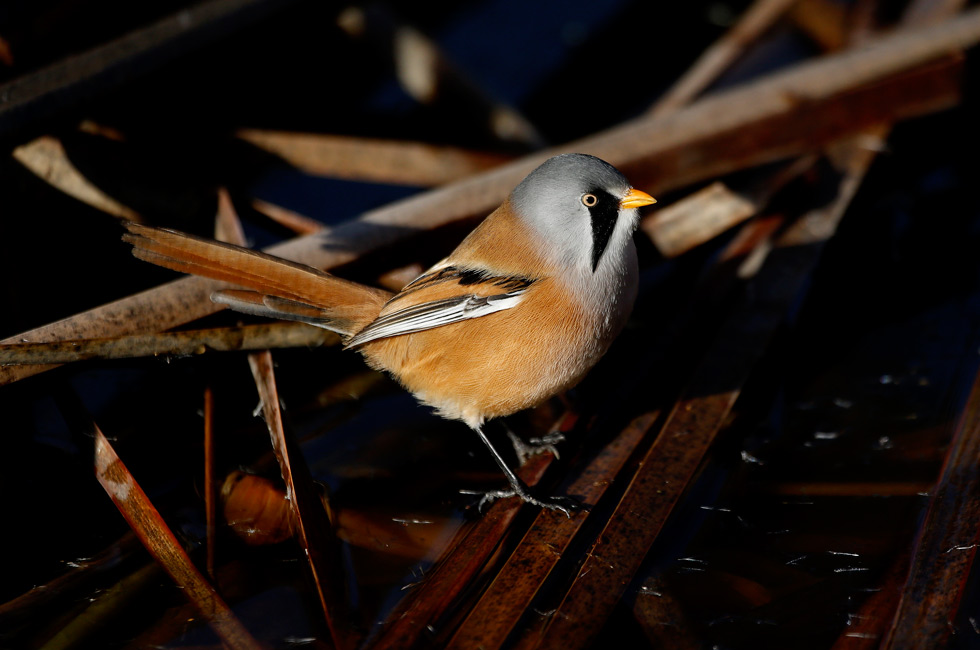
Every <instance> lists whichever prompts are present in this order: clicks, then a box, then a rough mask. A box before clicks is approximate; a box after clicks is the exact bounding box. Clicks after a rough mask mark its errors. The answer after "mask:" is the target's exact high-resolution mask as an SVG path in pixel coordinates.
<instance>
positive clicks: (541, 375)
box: [361, 278, 611, 426]
mask: <svg viewBox="0 0 980 650" xmlns="http://www.w3.org/2000/svg"><path fill="white" fill-rule="evenodd" d="M595 321H596V319H595V318H594V316H591V315H589V314H587V313H586V312H585V311H584V310H583V309H582V307H581V304H580V301H576V300H574V299H573V298H572V296H571V295H570V294H569V292H568V290H567V289H566V288H565V287H563V286H562V285H561V284H560V283H558V282H556V281H555V280H553V279H552V278H544V279H542V280H539V281H538V282H536V283H535V284H534V285H533V286H532V287H531V288H530V289H528V291H527V292H526V293H525V294H524V296H523V300H522V301H521V303H520V304H519V305H517V306H516V307H513V308H511V309H508V310H505V311H500V312H497V313H494V314H490V315H488V316H483V317H481V318H474V319H471V320H466V321H462V322H458V323H453V324H451V325H445V326H442V327H437V328H434V329H430V330H425V331H422V332H417V333H414V334H406V335H402V336H396V337H391V338H388V339H380V340H377V341H373V342H371V343H368V344H366V345H364V346H363V348H362V350H361V351H362V353H363V354H364V356H365V358H366V359H367V361H368V363H369V364H370V365H372V366H373V367H375V368H380V369H384V370H387V371H389V372H391V373H392V374H393V375H394V376H395V377H396V378H397V379H398V380H399V381H400V382H401V383H402V384H403V385H404V386H405V387H406V388H407V389H408V390H409V391H411V392H412V393H413V394H415V396H416V397H417V398H418V399H419V400H420V401H422V402H424V403H426V404H429V405H430V406H433V407H435V408H437V409H438V410H439V411H440V413H441V414H442V415H444V416H446V417H451V418H454V419H460V420H463V421H464V422H466V423H467V424H470V425H471V426H472V425H478V424H479V423H481V422H483V420H485V419H488V418H493V417H499V416H504V415H509V414H511V413H515V412H517V411H520V410H522V409H525V408H528V407H531V406H535V405H537V404H539V403H541V402H542V401H544V400H546V399H548V398H549V397H551V396H553V395H555V394H556V393H558V392H561V391H563V390H565V389H567V388H570V387H571V386H573V385H574V384H575V383H577V382H578V381H579V380H580V379H581V378H582V376H583V375H584V374H585V373H586V372H587V371H588V370H589V368H591V367H592V366H593V365H594V364H595V362H596V361H598V359H599V357H601V356H602V354H603V352H605V349H606V347H608V343H609V341H608V340H607V339H608V338H611V337H610V336H608V335H607V334H606V333H603V332H602V331H601V327H600V323H598V322H595Z"/></svg>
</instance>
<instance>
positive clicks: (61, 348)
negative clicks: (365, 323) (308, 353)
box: [0, 322, 340, 366]
mask: <svg viewBox="0 0 980 650" xmlns="http://www.w3.org/2000/svg"><path fill="white" fill-rule="evenodd" d="M339 342H340V337H339V336H337V335H336V334H334V333H333V332H330V331H327V330H325V329H322V328H319V327H313V326H311V325H306V324H304V323H287V322H273V323H262V324H259V325H240V326H237V327H216V328H212V329H206V330H186V331H182V332H163V333H160V334H137V335H132V336H117V337H113V338H104V339H78V340H68V341H54V342H51V343H11V344H6V345H0V366H6V365H13V364H55V363H71V362H73V361H84V360H86V359H130V358H136V357H155V356H161V355H166V356H194V355H200V354H205V353H207V352H233V351H241V350H266V349H269V348H295V347H311V348H312V347H321V346H329V345H336V344H337V343H339Z"/></svg>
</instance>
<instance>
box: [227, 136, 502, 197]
mask: <svg viewBox="0 0 980 650" xmlns="http://www.w3.org/2000/svg"><path fill="white" fill-rule="evenodd" d="M236 135H237V137H238V138H240V139H242V140H244V141H245V142H248V143H249V144H251V145H254V146H256V147H258V148H260V149H262V150H263V151H267V152H269V153H271V154H274V155H276V156H278V157H279V158H281V159H283V160H284V161H286V162H287V163H289V164H290V165H292V166H293V167H295V168H297V169H299V170H300V171H303V172H305V173H307V174H314V175H318V176H329V177H333V178H344V179H348V180H355V181H361V182H369V183H386V184H390V185H415V186H418V187H433V186H436V185H444V184H446V183H450V182H452V181H458V180H460V179H462V178H466V177H467V176H471V175H473V174H477V173H479V172H482V171H486V170H488V169H492V168H494V167H497V166H499V165H502V164H503V163H505V162H509V161H510V160H513V156H504V155H501V154H492V153H484V152H479V151H469V150H466V149H460V148H459V147H447V146H437V145H432V144H426V143H424V142H398V141H394V140H379V139H375V138H356V137H352V136H339V135H323V134H318V133H290V132H284V131H267V130H259V129H242V130H241V131H238V133H236Z"/></svg>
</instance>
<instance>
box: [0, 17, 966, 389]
mask: <svg viewBox="0 0 980 650" xmlns="http://www.w3.org/2000/svg"><path fill="white" fill-rule="evenodd" d="M977 40H980V9H974V10H971V11H968V12H964V13H963V15H961V16H960V17H957V18H956V19H954V20H951V21H946V22H944V23H942V24H939V25H935V26H930V27H926V28H923V29H917V30H914V31H909V32H902V33H899V34H895V35H892V36H889V37H887V38H884V39H882V40H880V41H876V42H875V43H873V44H871V45H869V46H867V47H866V48H863V49H861V50H859V51H854V52H845V53H841V54H836V55H832V56H828V57H824V58H822V59H819V60H817V61H813V62H808V63H804V64H800V65H798V66H794V67H793V68H792V69H790V70H786V71H783V72H778V73H775V74H772V75H768V76H766V77H764V78H762V79H760V80H758V81H756V82H753V83H751V84H745V85H743V86H740V87H738V88H734V89H732V90H729V91H725V92H720V93H716V94H715V95H713V96H711V97H706V98H704V99H702V100H699V101H698V102H696V103H695V104H692V105H691V106H689V107H687V108H685V109H682V110H680V111H678V112H677V113H674V114H672V115H669V116H667V117H666V118H664V119H657V118H640V119H637V120H634V121H631V122H627V123H625V124H623V125H621V126H618V127H615V128H613V129H610V130H608V131H604V132H602V133H599V134H596V135H595V136H592V137H590V138H586V139H583V140H579V141H577V142H573V143H569V144H568V145H566V147H563V148H562V150H565V151H568V150H577V151H584V152H587V153H592V154H595V155H598V156H599V157H601V158H604V159H606V160H608V161H609V162H611V163H612V164H614V165H617V166H618V167H620V168H622V169H623V171H624V172H626V173H627V175H628V176H629V177H630V178H631V179H633V178H634V176H635V177H636V179H637V181H636V182H637V184H638V185H639V186H641V187H643V188H644V189H650V190H652V191H654V192H658V191H662V190H664V189H668V188H673V187H679V186H682V185H684V184H686V183H691V182H695V181H697V180H698V179H703V178H707V177H711V176H713V175H715V174H719V173H727V172H730V171H733V170H734V169H737V168H741V167H745V166H750V165H754V164H759V163H762V162H766V161H771V160H773V159H774V158H780V157H784V156H792V155H796V154H799V153H801V152H804V151H809V150H812V149H813V148H815V147H819V146H823V144H824V143H825V142H826V141H828V140H832V139H835V138H838V137H841V136H842V135H845V134H846V133H849V132H855V131H859V130H861V129H864V128H867V125H868V123H876V122H880V121H892V120H895V119H900V118H902V117H908V116H910V115H911V114H916V113H921V112H924V111H926V110H937V109H939V108H942V107H948V106H950V105H952V104H954V103H955V102H956V101H957V99H958V93H959V89H958V82H957V81H956V79H957V77H956V73H957V70H958V67H957V66H956V65H952V67H951V64H950V62H949V61H948V60H947V61H946V63H945V64H943V63H938V64H933V65H931V66H930V67H929V68H926V69H924V70H921V69H920V70H919V71H918V72H915V73H908V72H907V71H908V70H909V69H910V68H913V67H915V66H916V65H920V64H922V63H923V62H927V61H933V60H935V59H936V58H937V57H942V56H943V55H946V54H948V53H949V52H953V51H956V50H957V49H959V48H962V47H968V46H970V45H971V44H973V43H975V42H976V41H977ZM890 75H891V76H890ZM894 75H899V76H898V77H895V76H894ZM883 80H884V81H883ZM889 80H890V81H889ZM869 84H872V85H870V86H869ZM803 98H805V101H801V99H803ZM843 118H846V119H843ZM801 119H805V120H808V121H809V123H808V127H810V128H808V129H805V130H804V131H805V132H804V133H801V131H800V128H799V124H800V123H801ZM818 127H819V128H818ZM553 153H556V150H552V151H548V152H543V153H541V154H534V155H532V156H528V157H525V158H522V159H520V160H518V161H515V162H513V163H509V164H506V165H504V166H502V167H500V168H496V169H493V170H490V171H487V172H483V173H482V174H478V175H476V176H473V177H470V178H467V179H464V180H462V181H458V182H456V183H452V184H450V185H447V186H445V187H442V188H439V189H436V190H432V191H429V192H426V193H423V194H420V195H417V196H414V197H411V198H408V199H405V200H402V201H397V202H395V203H392V204H389V205H388V206H385V207H382V208H379V209H377V210H371V211H369V212H367V213H365V214H364V215H362V216H361V218H359V219H358V220H355V221H352V222H349V223H347V224H344V225H343V226H340V227H337V228H334V229H332V230H329V231H325V232H324V233H320V234H315V235H308V236H306V237H301V238H298V239H295V240H292V241H289V242H285V243H283V244H279V245H277V246H273V247H270V248H269V249H267V252H269V253H272V254H275V255H280V256H282V257H285V258H288V259H293V260H295V261H298V262H302V263H305V264H310V265H311V266H316V267H319V268H331V267H334V266H338V265H340V264H344V263H347V262H351V261H353V260H355V259H356V258H358V257H359V256H360V255H362V254H364V253H367V252H369V251H374V250H377V249H379V248H381V247H383V246H389V245H392V244H394V243H395V242H398V241H402V240H404V239H405V238H406V237H407V236H409V235H411V234H414V233H417V232H419V231H420V230H427V229H431V228H435V227H437V226H441V225H445V224H448V223H452V222H455V221H458V220H461V219H465V218H469V217H473V216H475V215H479V214H481V213H486V212H487V211H489V210H491V209H493V208H494V207H496V206H497V205H499V203H500V202H501V201H502V200H503V199H504V198H505V197H506V196H507V194H508V193H509V192H510V191H511V189H513V187H514V186H515V185H516V184H517V183H518V182H520V180H521V179H522V178H523V177H524V176H525V175H526V174H527V173H528V172H529V171H530V170H531V169H533V168H534V167H535V166H536V165H538V164H540V163H541V162H542V161H543V160H544V159H545V158H547V157H548V156H549V155H551V154H553ZM641 181H642V182H641ZM217 286H219V285H218V284H216V283H214V282H211V281H207V280H203V279H200V278H186V279H183V280H179V281H176V282H173V283H170V284H167V285H163V286H161V287H158V288H156V289H150V290H148V291H144V292H142V293H140V294H136V295H134V296H130V297H128V298H122V299H120V300H117V301H115V302H112V303H109V304H107V305H103V306H102V307H97V308H94V309H91V310H89V311H86V312H82V313H80V314H77V315H76V316H73V317H71V318H66V319H64V320H62V321H58V322H57V323H52V324H50V325H46V326H44V327H40V328H37V329H34V330H31V331H30V332H27V333H24V334H21V335H18V336H15V337H11V338H9V339H7V340H6V341H3V342H5V343H9V342H18V341H19V340H20V339H22V338H28V340H33V341H47V340H57V339H65V338H85V337H92V336H111V335H114V334H122V333H133V332H146V331H160V330H164V329H169V328H171V327H175V326H176V325H179V324H182V323H186V322H189V321H191V320H195V319H197V318H200V317H202V316H205V315H208V314H211V313H214V312H215V311H217V310H218V309H219V306H217V305H214V304H212V303H211V301H210V300H209V296H210V293H211V292H212V291H213V290H214V289H215V288H216V287H217ZM49 367H50V366H23V367H19V368H9V367H8V368H3V367H0V384H2V383H8V382H11V381H16V380H18V379H21V378H24V377H27V376H30V375H32V374H35V373H37V372H41V371H43V370H46V369H48V368H49Z"/></svg>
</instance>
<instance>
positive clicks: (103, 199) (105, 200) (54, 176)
mask: <svg viewBox="0 0 980 650" xmlns="http://www.w3.org/2000/svg"><path fill="white" fill-rule="evenodd" d="M13 157H14V158H15V159H16V160H17V162H19V163H20V164H22V165H23V166H24V167H26V168H27V169H29V170H31V172H33V173H34V175H35V176H37V177H39V178H40V179H41V180H43V181H44V182H46V183H48V184H49V185H51V186H52V187H55V188H57V189H59V190H61V191H62V192H64V193H65V194H67V195H68V196H70V197H72V198H75V199H78V200H79V201H81V202H82V203H86V204H88V205H90V206H92V207H93V208H95V209H97V210H101V211H102V212H105V213H107V214H110V215H112V216H114V217H118V218H120V219H128V220H129V221H136V222H138V223H142V222H143V219H142V217H140V215H139V214H137V213H136V212H135V211H134V210H132V209H131V208H129V207H127V206H125V205H123V204H122V203H120V202H119V201H116V200H115V199H114V198H112V197H111V196H108V195H107V194H106V193H105V192H103V191H102V190H100V189H99V188H98V187H96V186H95V185H93V184H92V183H91V182H90V181H89V180H88V179H87V178H85V176H83V175H82V173H81V172H80V171H78V168H77V167H75V165H73V164H72V162H71V160H69V159H68V154H67V153H65V147H64V145H62V143H61V140H59V139H57V138H55V137H53V136H50V135H45V136H41V137H40V138H38V139H37V140H33V141H32V142H28V143H27V144H24V145H21V146H19V147H17V148H16V149H14V152H13Z"/></svg>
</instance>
